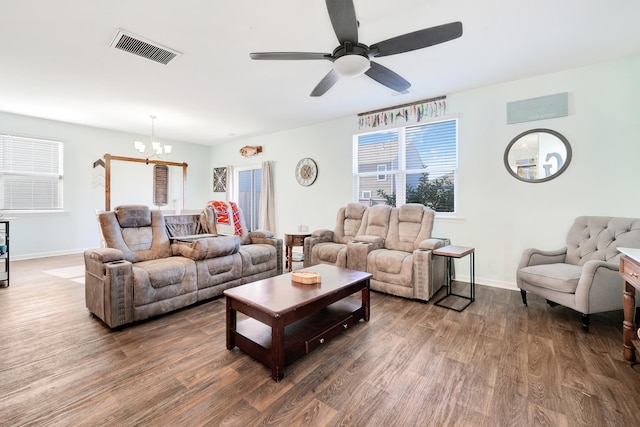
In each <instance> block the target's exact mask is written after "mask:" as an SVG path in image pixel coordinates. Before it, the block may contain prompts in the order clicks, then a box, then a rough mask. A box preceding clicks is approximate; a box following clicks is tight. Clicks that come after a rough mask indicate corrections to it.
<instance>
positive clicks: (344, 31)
mask: <svg viewBox="0 0 640 427" xmlns="http://www.w3.org/2000/svg"><path fill="white" fill-rule="evenodd" d="M326 2H327V10H328V11H329V19H331V25H332V26H333V31H334V32H335V33H336V37H338V41H339V42H340V44H344V42H351V43H353V44H354V45H356V44H358V21H357V20H356V9H355V7H354V6H353V0H326Z"/></svg>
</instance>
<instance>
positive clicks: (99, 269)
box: [84, 248, 133, 328]
mask: <svg viewBox="0 0 640 427" xmlns="http://www.w3.org/2000/svg"><path fill="white" fill-rule="evenodd" d="M84 262H85V285H84V286H85V303H86V306H87V309H88V310H89V312H90V313H92V314H93V315H95V316H97V317H98V318H100V319H101V320H102V321H103V322H104V323H106V324H107V325H108V326H109V327H110V328H117V327H118V326H122V325H125V324H127V323H131V322H133V268H132V264H131V263H130V262H129V261H126V260H125V259H124V255H123V253H122V251H120V250H118V249H110V248H100V249H93V250H88V251H85V253H84Z"/></svg>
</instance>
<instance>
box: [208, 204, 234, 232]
mask: <svg viewBox="0 0 640 427" xmlns="http://www.w3.org/2000/svg"><path fill="white" fill-rule="evenodd" d="M207 206H211V207H212V208H213V211H214V212H215V214H216V229H217V231H218V233H219V234H235V235H236V236H241V235H242V225H240V211H239V210H238V205H237V204H236V203H235V202H223V201H219V200H211V201H209V202H208V203H207Z"/></svg>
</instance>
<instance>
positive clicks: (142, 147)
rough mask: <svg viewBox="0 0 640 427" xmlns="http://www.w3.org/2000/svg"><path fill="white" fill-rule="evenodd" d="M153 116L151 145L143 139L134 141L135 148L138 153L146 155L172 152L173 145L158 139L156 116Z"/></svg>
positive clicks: (160, 154)
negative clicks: (164, 143)
mask: <svg viewBox="0 0 640 427" xmlns="http://www.w3.org/2000/svg"><path fill="white" fill-rule="evenodd" d="M149 117H151V143H150V144H149V145H147V144H145V143H144V142H141V141H134V143H133V144H134V146H135V149H136V151H137V152H138V153H140V154H142V155H143V156H144V157H147V158H149V157H154V156H156V157H162V156H166V155H169V154H171V146H170V145H162V144H160V143H159V142H158V141H156V133H155V126H154V124H155V123H154V122H155V119H156V116H149Z"/></svg>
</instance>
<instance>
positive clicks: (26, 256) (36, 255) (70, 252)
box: [11, 248, 92, 261]
mask: <svg viewBox="0 0 640 427" xmlns="http://www.w3.org/2000/svg"><path fill="white" fill-rule="evenodd" d="M87 249H92V248H87ZM85 250H86V249H73V250H68V251H53V252H39V253H33V254H22V255H15V256H14V255H11V261H23V260H28V259H36V258H48V257H52V256H63V255H77V254H82V253H84V251H85Z"/></svg>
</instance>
